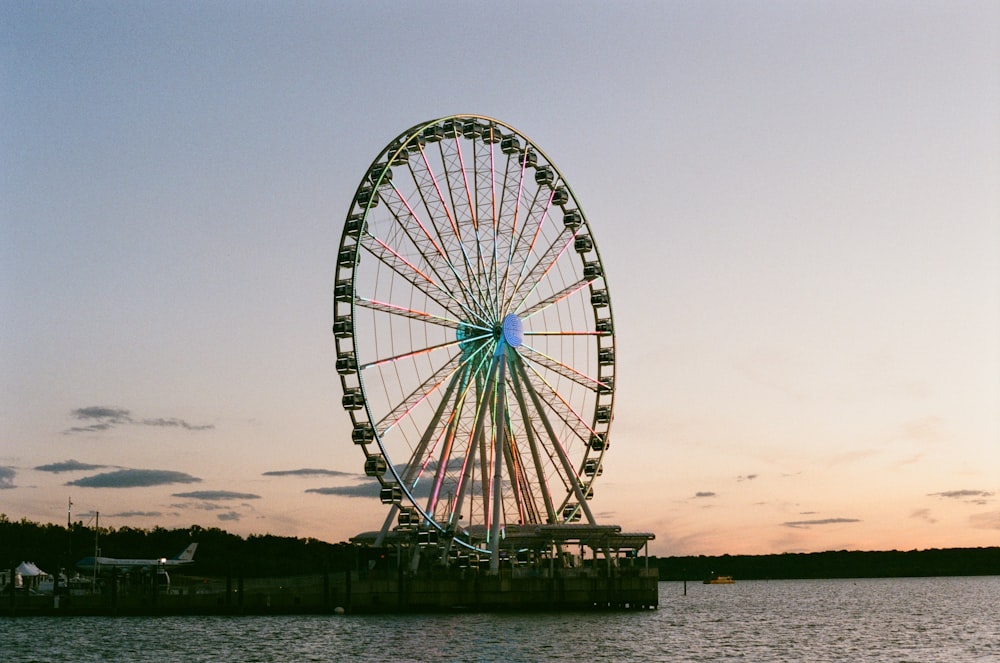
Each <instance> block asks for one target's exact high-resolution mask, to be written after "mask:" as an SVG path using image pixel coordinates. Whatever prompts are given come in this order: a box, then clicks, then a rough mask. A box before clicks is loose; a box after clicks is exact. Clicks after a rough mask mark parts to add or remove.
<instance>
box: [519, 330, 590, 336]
mask: <svg viewBox="0 0 1000 663" xmlns="http://www.w3.org/2000/svg"><path fill="white" fill-rule="evenodd" d="M522 333H523V334H524V335H525V336H607V333H606V332H599V331H559V330H554V331H545V330H539V331H529V330H524V332H522Z"/></svg>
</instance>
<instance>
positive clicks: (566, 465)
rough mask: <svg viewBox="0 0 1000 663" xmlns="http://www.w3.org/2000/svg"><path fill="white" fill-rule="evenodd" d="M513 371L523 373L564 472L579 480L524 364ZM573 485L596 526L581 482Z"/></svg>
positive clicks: (516, 365) (515, 364) (589, 517)
mask: <svg viewBox="0 0 1000 663" xmlns="http://www.w3.org/2000/svg"><path fill="white" fill-rule="evenodd" d="M512 369H513V370H519V371H520V372H521V378H522V379H523V380H524V384H525V385H526V387H527V391H528V396H529V397H530V398H531V399H532V401H533V402H534V403H535V411H536V412H537V413H538V415H539V417H541V419H542V423H543V425H544V426H545V429H546V431H547V432H548V434H549V438H550V440H551V441H552V446H553V448H554V449H555V451H556V453H557V454H558V456H559V461H560V463H561V464H562V466H563V471H564V472H565V475H566V476H567V477H577V479H578V478H579V475H578V474H577V473H576V470H575V468H574V467H573V463H572V462H571V461H570V459H569V454H568V453H567V452H566V449H565V448H564V447H563V445H562V442H561V441H560V440H559V438H558V437H557V436H556V435H555V430H554V429H553V428H552V424H551V422H549V420H548V417H547V416H546V415H545V413H544V411H543V408H542V407H541V403H539V398H540V396H539V394H538V393H537V392H536V391H535V389H534V387H533V385H532V384H531V381H530V380H529V379H528V375H527V373H526V372H525V370H524V364H523V362H514V364H513V366H512ZM572 483H573V486H572V488H573V492H574V493H575V495H576V498H577V500H578V502H579V505H580V507H582V508H583V510H584V513H586V515H587V520H588V521H589V522H590V524H591V525H594V524H596V521H595V520H594V514H592V513H591V512H590V507H589V506H587V500H586V498H585V496H584V494H583V491H582V490H581V489H580V482H579V480H577V481H573V482H572Z"/></svg>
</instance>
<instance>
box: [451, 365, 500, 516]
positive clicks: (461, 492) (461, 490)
mask: <svg viewBox="0 0 1000 663" xmlns="http://www.w3.org/2000/svg"><path fill="white" fill-rule="evenodd" d="M498 363H499V362H497V360H496V358H495V357H494V358H493V362H492V365H491V366H490V374H489V377H488V378H487V379H486V384H484V385H483V393H484V394H489V393H490V391H491V390H492V389H493V385H494V384H495V383H496V377H497V364H498ZM488 411H489V403H488V402H487V398H485V397H484V398H482V399H481V401H480V403H479V412H477V413H476V426H475V429H474V430H473V432H472V437H471V438H469V452H468V453H469V457H467V458H466V460H465V471H464V472H463V473H462V477H461V479H460V483H459V484H458V485H457V486H456V487H455V495H456V496H457V497H456V499H455V504H454V506H453V507H452V512H451V514H449V516H448V522H449V524H450V525H451V526H452V527H453V528H455V529H457V528H458V516H459V515H460V514H461V513H462V505H463V504H464V503H465V493H466V492H467V491H466V486H467V485H468V483H469V479H470V476H471V473H472V463H473V462H474V456H475V449H476V443H475V442H476V440H478V439H479V437H480V435H482V434H483V424H484V423H485V420H486V413H487V412H488Z"/></svg>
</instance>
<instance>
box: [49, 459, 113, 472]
mask: <svg viewBox="0 0 1000 663" xmlns="http://www.w3.org/2000/svg"><path fill="white" fill-rule="evenodd" d="M105 467H107V465H91V464H90V463H81V462H80V461H78V460H72V459H70V460H64V461H62V462H59V463H49V464H48V465H39V466H38V467H36V468H35V469H36V470H38V471H39V472H54V473H55V474H58V473H60V472H80V471H84V470H100V469H103V468H105Z"/></svg>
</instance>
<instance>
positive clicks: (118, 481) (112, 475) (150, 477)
mask: <svg viewBox="0 0 1000 663" xmlns="http://www.w3.org/2000/svg"><path fill="white" fill-rule="evenodd" d="M200 481H201V479H199V478H198V477H193V476H191V475H190V474H186V473H184V472H173V471H171V470H116V471H114V472H104V473H103V474H95V475H93V476H89V477H84V478H82V479H77V480H76V481H68V482H66V484H65V485H67V486H80V487H82V488H140V487H148V486H163V485H167V484H172V483H198V482H200Z"/></svg>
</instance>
